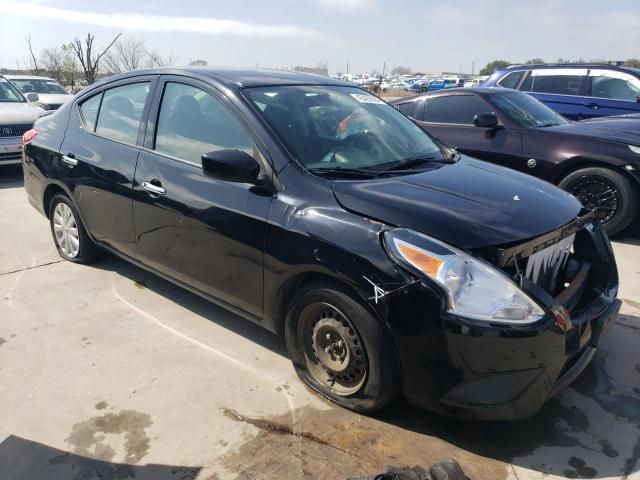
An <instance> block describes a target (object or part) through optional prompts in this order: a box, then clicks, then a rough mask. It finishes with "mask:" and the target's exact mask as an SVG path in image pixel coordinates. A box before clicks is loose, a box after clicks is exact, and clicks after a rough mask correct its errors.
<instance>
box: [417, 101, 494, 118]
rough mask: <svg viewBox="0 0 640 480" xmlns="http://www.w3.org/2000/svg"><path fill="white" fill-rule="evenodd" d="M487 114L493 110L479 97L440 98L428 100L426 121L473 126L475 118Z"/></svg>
mask: <svg viewBox="0 0 640 480" xmlns="http://www.w3.org/2000/svg"><path fill="white" fill-rule="evenodd" d="M487 112H491V108H490V107H489V105H488V104H487V103H486V102H485V101H484V100H482V99H481V98H480V97H478V96H477V95H449V96H440V97H433V98H429V99H427V101H426V103H425V107H424V121H425V122H431V123H457V124H465V125H466V124H468V125H471V124H473V117H475V116H476V115H478V114H479V113H487Z"/></svg>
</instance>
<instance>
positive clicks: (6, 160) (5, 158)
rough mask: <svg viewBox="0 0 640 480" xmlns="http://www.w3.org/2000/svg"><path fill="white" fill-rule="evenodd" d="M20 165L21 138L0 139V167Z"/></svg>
mask: <svg viewBox="0 0 640 480" xmlns="http://www.w3.org/2000/svg"><path fill="white" fill-rule="evenodd" d="M18 163H22V137H0V166H2V165H14V164H18Z"/></svg>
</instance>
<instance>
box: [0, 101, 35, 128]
mask: <svg viewBox="0 0 640 480" xmlns="http://www.w3.org/2000/svg"><path fill="white" fill-rule="evenodd" d="M43 112H44V110H42V109H41V108H40V107H36V106H34V105H31V104H30V103H17V102H15V103H14V102H0V124H3V125H6V124H10V123H33V122H35V121H36V120H37V119H38V118H39V117H40V115H42V113H43Z"/></svg>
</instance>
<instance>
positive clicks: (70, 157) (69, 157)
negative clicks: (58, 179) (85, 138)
mask: <svg viewBox="0 0 640 480" xmlns="http://www.w3.org/2000/svg"><path fill="white" fill-rule="evenodd" d="M62 161H63V162H64V163H66V164H67V165H69V166H71V167H75V166H76V165H78V159H77V158H76V157H75V155H74V154H73V153H68V154H66V155H62Z"/></svg>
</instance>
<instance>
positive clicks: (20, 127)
mask: <svg viewBox="0 0 640 480" xmlns="http://www.w3.org/2000/svg"><path fill="white" fill-rule="evenodd" d="M42 113H44V110H42V108H39V107H37V106H35V105H33V104H31V103H29V102H28V101H27V99H26V98H25V97H24V96H23V95H22V94H21V93H20V91H19V90H18V89H17V88H16V87H15V86H14V85H13V84H12V83H11V82H9V80H7V79H6V78H5V77H3V76H2V75H0V167H2V166H4V165H11V164H18V163H22V146H21V140H22V135H23V134H24V133H25V132H26V131H27V130H29V129H31V127H32V126H33V122H35V121H36V119H38V118H39V117H40V115H41V114H42Z"/></svg>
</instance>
